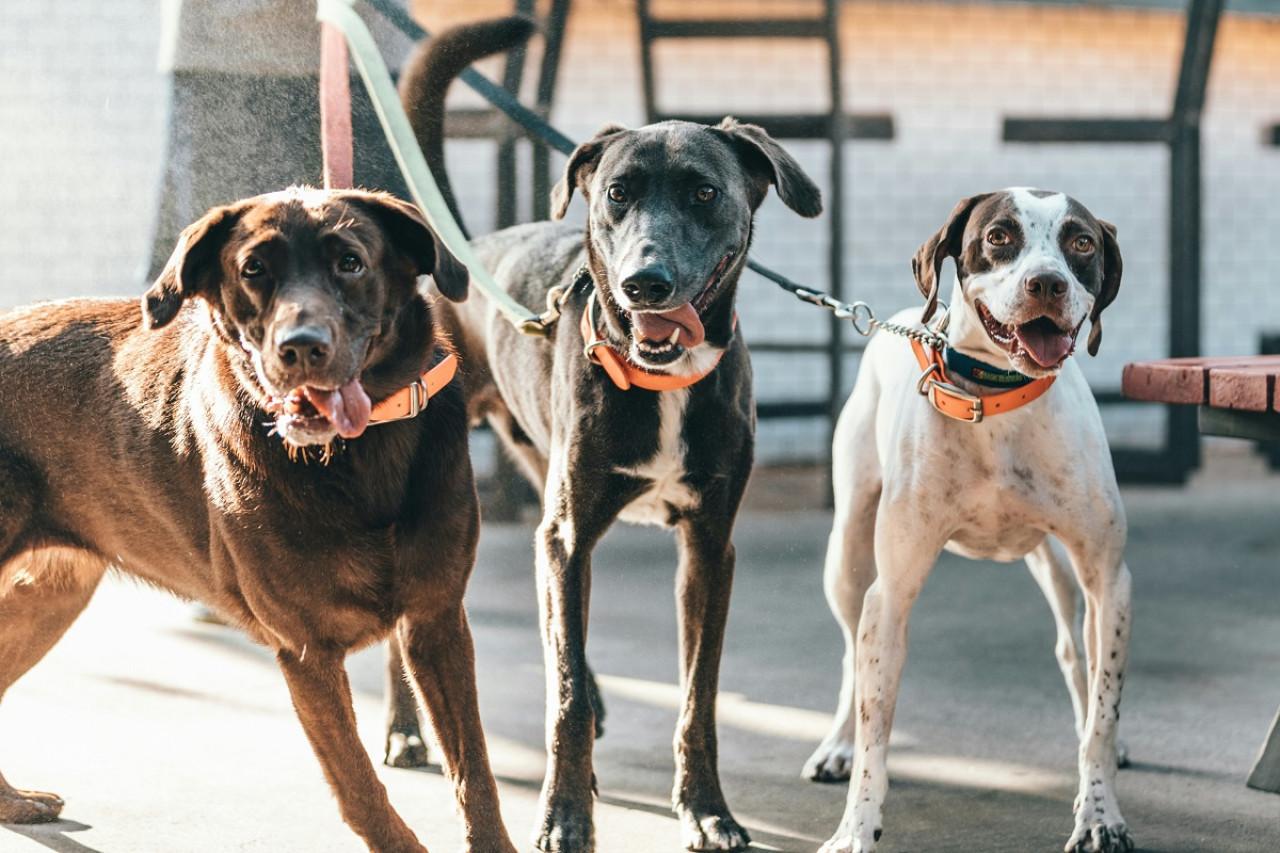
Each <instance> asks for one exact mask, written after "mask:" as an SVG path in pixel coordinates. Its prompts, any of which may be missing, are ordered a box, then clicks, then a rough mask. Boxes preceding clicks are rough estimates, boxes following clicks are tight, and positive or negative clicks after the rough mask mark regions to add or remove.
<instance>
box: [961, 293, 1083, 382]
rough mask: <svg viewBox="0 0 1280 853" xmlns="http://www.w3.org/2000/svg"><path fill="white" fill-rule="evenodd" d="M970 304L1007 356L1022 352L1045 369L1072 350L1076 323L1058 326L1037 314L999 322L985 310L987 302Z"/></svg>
mask: <svg viewBox="0 0 1280 853" xmlns="http://www.w3.org/2000/svg"><path fill="white" fill-rule="evenodd" d="M974 304H975V305H976V307H977V309H978V316H979V317H980V318H981V319H982V325H983V327H984V328H985V329H986V330H987V335H988V337H990V338H991V340H993V341H994V342H995V343H996V345H997V346H999V347H1001V348H1002V349H1004V350H1005V351H1007V352H1008V353H1009V357H1010V358H1011V359H1012V358H1016V357H1018V356H1023V357H1025V358H1028V359H1030V360H1031V361H1033V362H1034V363H1035V364H1037V365H1038V366H1040V367H1042V368H1045V369H1046V370H1048V369H1053V368H1056V367H1060V366H1061V365H1062V362H1064V361H1066V360H1067V357H1068V356H1070V355H1071V354H1072V353H1073V352H1075V348H1076V335H1077V334H1079V332H1080V327H1079V326H1077V327H1076V328H1075V329H1073V330H1066V329H1062V328H1060V327H1059V326H1058V324H1057V323H1054V322H1053V321H1052V320H1050V319H1049V318H1048V317H1037V318H1035V319H1034V320H1031V321H1029V322H1026V323H1020V324H1016V325H1015V324H1012V323H1007V324H1006V323H1001V322H1000V321H999V320H997V319H996V318H995V317H994V316H992V314H991V312H990V311H989V310H987V306H985V305H983V304H982V303H981V302H975V303H974Z"/></svg>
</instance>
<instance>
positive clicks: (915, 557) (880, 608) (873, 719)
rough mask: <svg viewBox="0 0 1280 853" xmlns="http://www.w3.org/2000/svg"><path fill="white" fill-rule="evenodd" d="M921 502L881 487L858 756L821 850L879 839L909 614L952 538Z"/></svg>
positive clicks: (862, 626)
mask: <svg viewBox="0 0 1280 853" xmlns="http://www.w3.org/2000/svg"><path fill="white" fill-rule="evenodd" d="M921 509H925V507H924V506H923V504H922V502H921V501H919V500H918V499H916V498H915V496H911V495H891V494H890V493H888V492H885V493H884V494H882V495H881V499H880V508H879V513H878V515H877V518H876V527H875V561H876V567H877V568H878V569H879V574H878V575H877V577H876V579H875V580H874V581H873V582H872V584H871V586H870V588H869V589H868V590H867V593H866V597H865V598H864V599H863V604H862V619H861V620H860V621H859V624H858V638H857V644H856V646H855V657H856V666H857V672H856V675H855V678H854V703H855V707H856V709H857V713H858V726H857V737H856V739H855V741H854V756H855V763H854V767H853V774H852V778H851V779H850V783H849V797H848V800H847V802H846V804H845V812H844V817H843V818H842V819H841V821H840V826H839V828H838V829H837V830H836V833H835V835H833V836H832V837H831V839H830V840H828V841H827V843H826V844H824V845H823V846H822V849H821V850H820V851H819V853H871V851H873V850H875V847H876V842H877V841H879V840H880V833H881V829H882V821H881V810H882V807H883V805H884V797H885V793H886V792H887V790H888V788H889V775H888V769H887V768H886V766H885V759H886V756H887V754H888V750H889V734H890V731H891V729H892V728H893V712H894V708H895V707H896V705H897V702H898V684H899V681H900V680H901V678H902V667H903V664H905V663H906V659H907V620H908V618H909V617H910V615H911V608H912V605H914V604H915V601H916V598H917V597H918V596H919V594H920V590H921V589H922V588H923V587H924V582H925V579H926V578H927V577H928V576H929V572H930V571H931V570H932V568H933V564H934V562H936V561H937V559H938V554H939V553H941V551H942V547H943V545H945V544H946V534H945V533H939V532H938V531H937V530H936V529H934V528H933V526H932V525H931V524H929V516H928V515H925V516H923V517H922V515H921V514H920V513H919V512H918V511H919V510H921Z"/></svg>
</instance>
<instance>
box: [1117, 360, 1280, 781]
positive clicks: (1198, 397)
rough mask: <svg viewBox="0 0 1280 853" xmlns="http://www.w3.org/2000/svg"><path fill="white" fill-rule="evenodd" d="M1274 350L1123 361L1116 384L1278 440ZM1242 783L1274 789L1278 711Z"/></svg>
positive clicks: (1235, 432) (1130, 393)
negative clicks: (1247, 777)
mask: <svg viewBox="0 0 1280 853" xmlns="http://www.w3.org/2000/svg"><path fill="white" fill-rule="evenodd" d="M1277 377H1280V355H1259V356H1241V357H1237V358H1168V359H1162V360H1159V361H1139V362H1134V363H1132V364H1127V365H1125V368H1124V377H1123V379H1122V380H1121V390H1122V391H1123V393H1124V396H1126V397H1128V398H1129V399H1131V400H1146V401H1150V402H1153V403H1177V404H1182V405H1188V406H1199V407H1200V411H1199V419H1200V431H1201V432H1202V433H1204V434H1205V435H1220V436H1227V437H1230V438H1244V439H1250V440H1253V441H1268V442H1280V394H1277V384H1278V383H1277ZM1248 785H1249V787H1250V788H1257V789H1258V790H1261V791H1271V792H1273V793H1280V712H1277V714H1276V718H1275V720H1273V721H1272V723H1271V731H1270V733H1269V734H1268V735H1267V739H1266V742H1265V743H1264V744H1263V746H1262V752H1261V753H1260V754H1259V755H1258V760H1257V761H1256V762H1255V763H1254V766H1253V771H1252V772H1251V773H1250V774H1249V780H1248Z"/></svg>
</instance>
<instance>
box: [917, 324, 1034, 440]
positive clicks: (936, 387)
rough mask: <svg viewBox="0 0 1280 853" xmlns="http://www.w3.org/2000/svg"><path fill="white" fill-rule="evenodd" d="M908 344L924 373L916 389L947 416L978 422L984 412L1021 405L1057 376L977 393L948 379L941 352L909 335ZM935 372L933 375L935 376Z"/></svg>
mask: <svg viewBox="0 0 1280 853" xmlns="http://www.w3.org/2000/svg"><path fill="white" fill-rule="evenodd" d="M911 348H912V349H913V350H915V353H916V361H918V362H920V369H921V370H923V371H924V375H922V376H921V377H920V381H919V382H918V383H916V390H917V391H919V392H920V393H921V394H922V395H923V396H926V397H928V398H929V402H930V403H932V404H933V407H934V408H935V409H937V410H938V411H939V412H942V414H944V415H946V416H947V417H949V418H955V419H956V420H958V421H968V422H970V423H975V424H976V423H980V422H981V421H982V419H983V418H984V417H986V416H987V415H999V414H1002V413H1004V412H1011V411H1013V410H1014V409H1017V408H1019V407H1021V406H1025V405H1026V404H1027V403H1030V402H1031V401H1032V400H1034V399H1036V398H1037V397H1039V396H1040V395H1041V394H1043V393H1044V392H1045V391H1048V390H1049V386H1050V385H1052V384H1053V382H1054V380H1055V379H1057V378H1058V376H1057V374H1054V375H1053V376H1042V377H1040V378H1039V379H1036V380H1033V381H1031V382H1028V383H1027V384H1026V385H1023V386H1022V387H1020V388H1014V389H1012V390H1010V391H1001V392H1000V393H999V394H988V395H985V396H981V397H980V396H978V395H976V394H970V393H968V392H966V391H964V390H962V389H960V388H958V387H956V385H955V384H954V383H952V382H951V380H950V378H949V377H948V376H947V371H946V369H945V368H944V367H943V366H942V353H941V352H939V351H938V350H936V349H933V348H931V347H926V346H925V345H924V344H922V343H920V342H919V341H917V340H916V339H915V338H912V339H911ZM935 374H936V378H935Z"/></svg>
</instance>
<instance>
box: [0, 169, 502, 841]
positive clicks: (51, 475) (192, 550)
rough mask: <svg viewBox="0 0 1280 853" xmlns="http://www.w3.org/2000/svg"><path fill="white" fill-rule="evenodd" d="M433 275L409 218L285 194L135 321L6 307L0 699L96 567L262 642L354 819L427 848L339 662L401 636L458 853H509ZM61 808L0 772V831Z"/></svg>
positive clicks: (463, 283)
mask: <svg viewBox="0 0 1280 853" xmlns="http://www.w3.org/2000/svg"><path fill="white" fill-rule="evenodd" d="M423 274H430V275H432V276H434V278H435V282H436V285H437V288H438V289H439V290H440V292H441V293H443V294H444V295H445V296H447V297H448V298H450V299H461V298H463V297H464V296H465V295H466V292H467V272H466V269H465V268H464V267H463V266H462V265H461V264H460V263H459V262H458V261H457V259H456V258H454V257H453V256H452V255H451V254H450V253H449V252H448V251H447V250H446V249H445V248H444V247H443V246H442V245H441V244H440V243H439V242H438V241H437V240H436V238H435V235H434V234H432V232H431V231H430V230H429V229H428V228H427V226H426V224H425V223H424V221H423V219H422V218H421V216H420V215H419V214H418V212H417V210H416V209H415V208H413V207H411V206H409V205H407V204H405V203H403V202H400V201H398V200H396V199H394V198H393V197H391V196H388V195H384V194H375V193H368V192H359V191H347V192H323V191H319V190H310V189H298V188H295V189H290V190H286V191H284V192H280V193H273V194H271V195H264V196H258V197H256V198H252V199H247V200H245V201H240V202H237V203H235V204H232V205H228V206H226V207H220V208H216V209H214V210H212V211H210V212H209V213H208V214H207V215H206V216H205V217H204V218H203V219H201V220H200V221H199V222H196V223H195V224H194V225H192V226H190V227H189V228H187V230H186V231H185V232H183V234H182V237H181V239H180V240H179V243H178V247H177V249H176V250H175V251H174V253H173V257H172V258H171V259H170V261H169V264H168V266H167V268H166V269H165V270H164V272H163V273H162V274H161V276H160V278H159V279H158V280H157V281H156V283H155V285H154V286H153V287H152V288H151V290H150V291H149V292H148V293H147V295H146V297H145V298H144V300H143V305H142V310H141V311H139V309H138V305H137V303H136V302H133V301H130V300H120V299H110V300H76V301H69V302H60V303H52V304H44V305H36V306H33V307H29V308H24V309H18V310H14V311H7V312H3V313H0V694H3V692H4V691H5V689H7V688H8V687H9V685H10V684H12V683H13V682H14V680H16V679H17V678H18V677H19V676H21V675H22V674H23V673H24V672H26V671H27V669H29V668H30V667H31V666H32V665H34V664H35V663H36V662H37V661H38V660H40V658H41V657H43V656H44V654H45V652H47V651H48V650H49V649H50V648H51V647H52V646H53V644H54V643H55V642H56V641H57V640H58V638H59V637H60V636H61V635H62V633H63V632H64V631H65V630H66V628H67V627H68V626H69V625H70V624H71V622H72V621H73V620H74V619H75V617H76V616H77V615H78V614H79V613H80V611H81V610H82V609H83V608H84V606H85V604H86V603H87V602H88V600H89V597H90V595H91V594H92V592H93V590H94V588H95V587H96V586H97V584H98V581H99V580H100V579H101V578H102V576H103V574H104V573H105V572H106V570H107V569H108V568H113V567H114V568H117V569H119V570H122V571H125V572H128V573H131V574H133V575H136V576H138V577H141V578H143V579H145V580H147V581H148V582H150V583H153V584H155V585H157V586H161V587H164V588H166V589H170V590H172V591H174V592H176V593H178V594H179V595H182V596H184V597H188V598H193V599H198V600H200V601H203V602H205V603H207V604H209V605H211V606H212V607H214V608H215V609H216V610H217V611H218V613H219V614H220V615H222V616H223V617H224V618H226V619H227V620H228V621H230V622H232V623H234V624H237V625H239V626H240V627H242V628H243V629H244V630H245V631H247V632H248V633H249V635H250V636H251V637H253V638H254V639H255V640H257V641H258V642H260V643H263V644H265V645H267V646H270V647H271V648H273V649H275V651H276V656H277V658H278V660H279V662H280V667H281V669H282V670H283V671H284V675H285V679H286V681H287V682H288V685H289V690H290V692H291V694H292V697H293V701H294V704H295V706H296V707H297V711H298V716H299V718H300V719H301V721H302V725H303V728H304V729H305V730H306V733H307V736H308V738H309V739H310V741H311V743H312V746H313V748H314V749H315V751H316V754H317V756H318V757H319V759H320V763H321V765H322V767H323V769H324V772H325V775H326V777H327V778H328V780H329V784H330V786H331V787H332V788H333V791H334V793H335V794H336V796H337V798H338V803H339V806H340V808H341V810H342V815H343V817H344V818H345V819H346V821H347V823H348V824H350V825H351V827H352V828H353V829H354V830H355V831H356V832H357V833H359V834H360V835H361V836H362V837H363V838H364V840H365V842H366V844H367V845H368V847H369V849H370V850H373V851H422V850H423V847H422V846H421V845H420V844H419V843H418V841H417V839H416V838H415V836H414V834H413V832H412V831H410V829H409V828H408V827H407V826H406V825H405V823H404V822H403V821H402V820H401V819H400V817H399V816H398V815H397V814H396V813H395V812H394V811H393V810H392V808H391V805H390V803H389V802H388V800H387V796H386V791H385V789H384V788H383V786H382V784H381V783H380V782H379V781H378V779H377V776H376V775H375V774H374V771H373V766H372V764H371V762H370V760H369V757H368V755H367V753H366V751H365V749H364V747H363V746H362V745H361V743H360V741H359V740H358V738H357V734H356V727H355V718H354V714H353V711H352V705H351V694H350V686H349V684H348V681H347V675H346V672H345V670H344V668H343V660H344V658H345V657H346V655H347V653H348V652H350V651H352V650H353V649H356V648H359V647H361V646H365V645H368V644H370V643H373V642H375V641H377V640H379V639H381V638H383V637H386V636H387V635H388V634H390V633H392V631H393V630H394V632H395V634H396V636H397V638H398V640H399V644H400V647H401V650H402V652H403V656H404V659H405V661H406V664H407V668H408V670H409V672H410V673H411V676H412V679H413V682H414V685H415V687H416V690H417V692H418V695H419V699H420V700H421V701H423V703H424V704H425V706H426V708H427V711H428V713H429V715H430V717H431V720H432V723H433V725H434V727H435V729H436V732H437V736H438V739H439V741H440V743H441V747H442V750H443V761H444V765H445V767H446V770H447V772H448V773H449V775H450V776H451V777H452V779H453V781H454V783H455V786H456V791H457V795H458V800H459V806H460V809H461V812H462V815H463V818H464V820H465V821H466V825H467V841H468V845H467V849H468V850H477V851H480V850H483V851H500V853H513V851H514V849H515V848H514V847H513V846H512V845H511V841H510V839H509V838H508V836H507V834H506V831H505V830H504V829H503V826H502V821H501V818H500V816H499V812H498V798H497V791H496V787H495V784H494V781H493V775H492V773H491V771H490V769H489V763H488V757H487V753H486V751H485V743H484V734H483V732H482V731H481V729H480V723H479V713H478V709H477V702H476V691H475V673H474V654H473V648H472V644H471V634H470V630H469V628H468V625H467V619H466V615H465V612H464V610H463V607H462V598H463V592H464V589H465V587H466V583H467V579H468V576H469V575H470V573H471V568H472V564H473V562H474V557H475V546H476V540H477V536H478V518H479V514H478V509H477V503H476V494H475V483H474V479H473V475H472V470H471V462H470V457H469V455H468V450H467V422H466V412H465V409H464V406H463V401H462V395H461V392H460V390H459V387H458V383H457V382H452V381H449V379H450V376H451V374H450V373H449V370H450V369H451V367H452V366H453V360H452V356H451V355H449V354H448V353H447V352H445V351H443V349H442V348H441V347H440V346H439V345H438V342H437V341H436V340H435V338H434V335H433V326H432V317H431V308H430V306H429V305H428V302H427V301H426V300H425V299H424V298H423V297H422V296H421V295H420V294H419V292H418V290H417V287H416V283H417V278H418V276H419V275H423ZM419 377H421V380H419ZM423 386H425V389H426V390H425V392H424V391H423ZM432 391H435V392H438V393H436V394H435V395H434V396H432V397H431V399H430V401H429V405H427V406H426V408H425V410H423V411H422V412H421V414H417V410H418V409H419V408H420V406H419V405H417V404H419V403H421V402H422V397H423V396H425V393H430V392H432ZM406 401H407V402H406ZM401 403H403V405H401ZM397 406H400V408H399V409H396V407H397ZM414 415H416V416H414ZM380 420H383V421H392V420H394V422H388V423H386V424H385V425H379V426H373V424H376V423H378V422H379V421H380ZM270 422H274V423H270ZM366 430H367V431H366ZM273 433H274V434H273ZM61 808H62V801H61V800H59V799H58V798H57V797H56V796H54V795H51V794H40V793H33V792H27V791H19V790H16V789H14V788H13V787H11V786H10V785H9V784H8V783H7V782H5V780H4V779H3V777H0V821H8V822H20V823H21V822H37V821H47V820H52V819H54V818H55V817H57V815H58V813H59V811H60V810H61Z"/></svg>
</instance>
